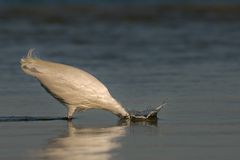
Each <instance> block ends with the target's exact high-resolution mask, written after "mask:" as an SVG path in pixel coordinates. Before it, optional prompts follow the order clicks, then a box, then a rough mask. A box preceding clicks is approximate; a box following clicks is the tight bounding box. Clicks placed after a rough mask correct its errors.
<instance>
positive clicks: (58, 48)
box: [0, 13, 240, 160]
mask: <svg viewBox="0 0 240 160" xmlns="http://www.w3.org/2000/svg"><path fill="white" fill-rule="evenodd" d="M169 14H170V13H169ZM205 16H206V15H205ZM212 16H213V15H212V14H211V13H209V15H208V16H206V17H198V16H197V15H196V16H195V17H194V15H192V16H190V15H189V14H187V13H185V14H184V13H183V14H182V15H178V14H176V15H174V14H173V15H171V16H170V17H169V19H162V20H161V18H160V20H156V21H150V22H149V21H145V20H142V21H141V20H140V21H128V20H127V21H125V20H119V19H117V20H114V19H111V20H106V19H105V20H91V18H92V17H90V20H89V21H88V20H86V19H87V17H84V16H83V17H80V18H78V17H77V16H76V17H74V18H73V19H68V21H67V22H61V21H60V22H59V21H57V22H56V21H53V22H52V21H51V20H52V19H51V18H50V19H44V18H43V19H41V18H39V17H38V18H37V19H34V18H33V17H31V16H30V17H26V16H25V17H24V16H23V17H21V16H20V18H19V17H17V18H14V17H12V18H1V19H0V24H1V25H0V42H1V43H0V72H1V76H0V82H1V83H0V101H1V104H0V130H1V132H0V159H4V160H12V159H24V160H28V159H51V160H55V159H56V160H57V159H58V160H59V159H71V160H74V159H86V160H88V159H89V160H93V159H98V160H101V159H104V160H108V159H109V160H110V159H114V160H115V159H116V160H118V159H119V160H123V159H138V160H146V159H164V160H174V159H177V160H186V159H194V160H197V159H199V160H202V159H209V160H214V159H217V160H225V159H238V158H240V154H239V150H240V137H239V135H240V119H239V113H240V108H239V102H240V98H239V97H240V85H239V78H240V75H239V67H240V63H239V62H240V54H239V51H240V41H239V37H240V30H239V28H240V21H239V19H238V18H236V15H234V14H233V17H235V18H232V17H231V16H230V18H229V17H227V18H226V17H225V18H224V17H222V15H221V14H220V15H218V16H217V17H216V18H214V17H213V18H212ZM215 16H216V15H215ZM84 18H86V19H84ZM33 47H34V48H36V54H37V56H39V57H41V58H43V59H48V60H51V61H56V62H61V63H66V64H70V65H73V66H76V67H80V68H82V69H84V70H86V71H88V72H90V73H92V74H93V75H95V76H96V77H98V78H99V79H100V80H101V81H102V82H103V83H104V84H106V86H108V88H109V90H110V92H111V93H112V95H113V96H114V97H115V98H116V99H118V100H119V101H120V102H121V103H122V104H123V105H124V106H126V107H127V108H128V109H136V110H141V109H144V108H146V107H150V106H158V105H159V104H160V103H161V102H162V101H163V100H164V99H166V98H168V102H169V103H168V105H167V106H166V107H165V108H164V109H162V111H161V112H160V114H159V120H158V122H157V123H154V124H149V123H143V122H142V123H122V122H118V119H117V117H115V116H114V115H111V114H110V113H107V112H104V111H94V110H91V111H87V112H84V113H77V114H76V115H75V117H76V118H75V119H74V120H73V123H68V122H67V121H65V120H61V119H59V117H63V116H65V115H66V109H65V108H64V107H63V106H62V105H61V104H60V103H58V102H56V100H55V99H53V98H52V97H51V96H49V95H48V94H47V93H46V92H45V91H44V89H42V88H41V87H40V85H39V84H38V82H37V81H36V80H35V79H33V78H31V77H28V76H26V75H24V74H23V73H22V72H21V70H20V68H19V62H18V61H19V59H20V58H21V57H23V56H24V55H25V54H26V52H27V50H28V49H29V48H33ZM79 94H81V93H79ZM14 116H15V118H20V119H18V120H16V119H15V120H14V119H12V118H13V117H14ZM26 116H31V117H32V118H33V119H32V118H31V117H30V120H26V119H21V118H24V117H25V118H26ZM34 117H35V118H34ZM39 117H40V118H39ZM42 117H45V120H41V118H42ZM4 118H5V119H4ZM28 118H29V117H28ZM46 118H49V119H46Z"/></svg>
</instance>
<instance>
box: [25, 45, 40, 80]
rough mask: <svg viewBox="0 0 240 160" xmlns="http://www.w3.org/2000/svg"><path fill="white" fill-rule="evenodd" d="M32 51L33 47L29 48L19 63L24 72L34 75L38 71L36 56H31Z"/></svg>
mask: <svg viewBox="0 0 240 160" xmlns="http://www.w3.org/2000/svg"><path fill="white" fill-rule="evenodd" d="M33 51H34V49H29V51H28V54H27V56H26V57H24V58H22V59H21V61H20V64H21V68H22V70H23V71H24V72H25V73H26V74H29V75H31V76H36V74H38V73H40V71H39V70H38V69H37V68H38V67H37V63H38V62H37V61H38V58H36V57H33Z"/></svg>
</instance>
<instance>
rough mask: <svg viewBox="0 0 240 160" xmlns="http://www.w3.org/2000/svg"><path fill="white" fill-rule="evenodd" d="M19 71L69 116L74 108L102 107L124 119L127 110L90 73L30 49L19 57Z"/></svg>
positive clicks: (126, 115) (70, 116)
mask: <svg viewBox="0 0 240 160" xmlns="http://www.w3.org/2000/svg"><path fill="white" fill-rule="evenodd" d="M21 68H22V70H23V71H24V72H25V73H26V74H28V75H31V76H33V77H35V78H37V79H38V80H39V81H40V83H41V85H42V86H43V87H44V88H45V89H46V90H47V91H48V92H49V93H50V94H51V95H52V96H53V97H55V98H56V99H57V100H59V101H60V102H61V103H63V104H64V105H65V106H66V107H67V109H68V114H67V117H68V118H72V115H73V113H74V112H75V111H76V110H87V109H104V110H107V111H110V112H112V113H113V114H115V115H117V116H119V117H121V118H123V117H129V114H128V112H127V111H126V110H125V109H124V108H123V107H122V106H121V104H120V103H118V102H117V101H116V100H115V99H114V98H113V97H112V96H111V94H110V93H109V91H108V89H107V88H106V87H105V86H104V85H103V84H102V83H101V82H100V81H99V80H98V79H96V78H95V77H94V76H92V75H91V74H89V73H87V72H85V71H83V70H81V69H78V68H75V67H72V66H68V65H64V64H59V63H54V62H49V61H45V60H41V59H38V58H34V57H32V50H30V51H29V53H28V55H27V57H26V58H22V59H21Z"/></svg>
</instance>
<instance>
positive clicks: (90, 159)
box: [40, 122, 126, 160]
mask: <svg viewBox="0 0 240 160" xmlns="http://www.w3.org/2000/svg"><path fill="white" fill-rule="evenodd" d="M125 134H126V126H125V124H124V125H117V126H113V127H107V128H76V127H75V126H74V125H73V123H72V122H69V123H68V132H67V134H66V135H65V136H62V137H59V138H56V139H54V140H52V141H51V142H50V143H49V144H48V146H47V149H46V150H44V151H42V152H41V153H40V156H41V157H42V158H44V159H51V160H63V159H64V160H79V159H84V160H95V159H97V160H108V159H113V155H112V151H113V150H115V149H117V148H120V147H121V143H120V141H118V138H121V137H123V136H124V135H125Z"/></svg>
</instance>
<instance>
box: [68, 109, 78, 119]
mask: <svg viewBox="0 0 240 160" xmlns="http://www.w3.org/2000/svg"><path fill="white" fill-rule="evenodd" d="M75 110H76V107H72V106H71V107H68V113H67V119H68V120H72V119H73V114H74V112H75Z"/></svg>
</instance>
